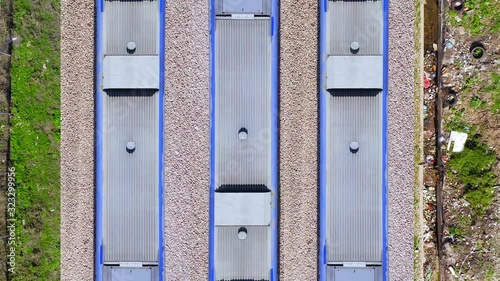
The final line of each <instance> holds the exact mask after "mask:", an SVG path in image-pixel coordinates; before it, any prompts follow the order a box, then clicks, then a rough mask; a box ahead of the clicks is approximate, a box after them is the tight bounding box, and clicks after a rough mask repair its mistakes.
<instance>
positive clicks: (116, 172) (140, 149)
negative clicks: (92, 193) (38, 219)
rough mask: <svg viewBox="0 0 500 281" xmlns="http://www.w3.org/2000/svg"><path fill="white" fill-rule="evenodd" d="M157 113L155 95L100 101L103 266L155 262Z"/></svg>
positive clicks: (113, 95) (129, 93) (124, 94)
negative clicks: (129, 146)
mask: <svg viewBox="0 0 500 281" xmlns="http://www.w3.org/2000/svg"><path fill="white" fill-rule="evenodd" d="M158 108H159V106H158V93H156V92H154V91H145V90H143V91H137V90H121V91H110V92H108V94H106V95H105V96H104V99H103V116H104V118H103V120H104V124H103V140H104V143H103V144H102V145H103V154H104V155H103V167H104V168H103V169H104V183H103V202H104V204H103V235H102V240H103V248H104V249H103V250H104V262H157V261H158V215H159V214H158V211H159V208H158V153H157V151H158V116H159V115H158ZM127 142H134V143H135V146H136V147H135V150H134V151H133V152H130V151H127V148H126V145H127Z"/></svg>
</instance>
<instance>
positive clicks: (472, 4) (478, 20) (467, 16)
mask: <svg viewBox="0 0 500 281" xmlns="http://www.w3.org/2000/svg"><path fill="white" fill-rule="evenodd" d="M497 4H498V3H495V0H467V1H465V7H466V8H468V11H466V12H464V14H463V16H462V21H461V22H457V20H456V17H457V13H456V12H454V11H453V12H450V13H449V15H450V17H451V19H452V20H451V23H452V25H455V26H456V25H462V26H464V27H465V28H467V29H468V30H469V31H470V33H471V34H472V35H477V34H485V33H490V32H498V31H500V21H499V20H498V19H499V18H500V8H499V7H498V5H497Z"/></svg>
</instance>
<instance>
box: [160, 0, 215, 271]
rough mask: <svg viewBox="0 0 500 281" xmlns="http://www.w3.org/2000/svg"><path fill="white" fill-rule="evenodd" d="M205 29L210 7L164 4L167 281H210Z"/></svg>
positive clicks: (202, 3)
mask: <svg viewBox="0 0 500 281" xmlns="http://www.w3.org/2000/svg"><path fill="white" fill-rule="evenodd" d="M208 24H209V20H208V1H206V0H205V1H200V0H196V1H194V0H191V1H167V11H166V54H165V64H166V66H165V69H166V73H165V79H166V81H165V116H166V117H165V134H164V136H165V154H164V155H165V156H164V157H165V241H166V243H165V276H166V280H207V276H208V214H209V212H208V211H209V209H208V206H209V205H208V202H209V140H210V126H209V125H210V123H209V122H210V119H209V112H210V106H209V77H210V75H209V25H208Z"/></svg>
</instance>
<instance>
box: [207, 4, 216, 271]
mask: <svg viewBox="0 0 500 281" xmlns="http://www.w3.org/2000/svg"><path fill="white" fill-rule="evenodd" d="M215 1H216V0H210V7H209V15H208V16H209V21H210V27H209V29H210V46H209V51H210V66H209V67H210V70H209V71H210V101H209V102H210V186H209V193H210V195H209V239H208V240H209V242H208V243H209V246H208V280H209V281H215V266H214V261H215V253H214V250H215V206H214V202H215V194H214V192H215Z"/></svg>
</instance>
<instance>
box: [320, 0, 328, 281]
mask: <svg viewBox="0 0 500 281" xmlns="http://www.w3.org/2000/svg"><path fill="white" fill-rule="evenodd" d="M319 5H320V9H319V11H320V13H319V34H320V36H319V37H320V38H319V91H318V92H319V93H318V95H319V171H318V173H319V222H318V224H319V238H318V239H319V241H318V244H319V251H318V252H319V253H318V254H319V257H318V259H319V263H318V275H319V280H320V281H326V266H327V265H326V175H327V173H326V145H327V144H326V126H327V120H326V102H327V95H328V91H327V90H326V59H327V54H326V28H324V27H325V26H326V20H327V19H326V16H327V14H326V13H327V1H326V0H320V1H319Z"/></svg>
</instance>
